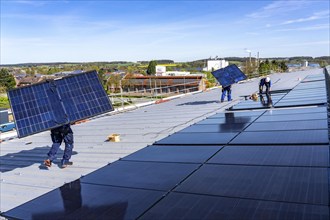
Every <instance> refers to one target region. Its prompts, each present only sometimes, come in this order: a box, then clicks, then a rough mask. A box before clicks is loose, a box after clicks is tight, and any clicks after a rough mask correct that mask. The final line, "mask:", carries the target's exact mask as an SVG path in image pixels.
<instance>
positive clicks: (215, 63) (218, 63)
mask: <svg viewBox="0 0 330 220" xmlns="http://www.w3.org/2000/svg"><path fill="white" fill-rule="evenodd" d="M228 65H229V63H228V61H226V60H208V61H207V67H205V68H203V70H204V71H215V70H218V69H221V68H225V67H226V66H228Z"/></svg>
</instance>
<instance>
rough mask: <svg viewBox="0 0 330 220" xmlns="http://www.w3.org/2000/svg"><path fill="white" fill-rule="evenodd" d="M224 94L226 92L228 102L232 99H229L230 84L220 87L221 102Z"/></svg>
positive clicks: (223, 99)
mask: <svg viewBox="0 0 330 220" xmlns="http://www.w3.org/2000/svg"><path fill="white" fill-rule="evenodd" d="M226 94H227V99H228V102H230V101H231V100H232V99H231V85H229V86H224V87H222V94H221V102H224V101H225V97H226Z"/></svg>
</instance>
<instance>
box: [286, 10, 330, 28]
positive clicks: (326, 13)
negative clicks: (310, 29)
mask: <svg viewBox="0 0 330 220" xmlns="http://www.w3.org/2000/svg"><path fill="white" fill-rule="evenodd" d="M323 18H329V11H320V12H317V13H314V14H313V15H312V16H309V17H305V18H299V19H294V20H288V21H285V22H283V23H282V25H286V24H293V23H300V22H306V21H313V20H319V19H323Z"/></svg>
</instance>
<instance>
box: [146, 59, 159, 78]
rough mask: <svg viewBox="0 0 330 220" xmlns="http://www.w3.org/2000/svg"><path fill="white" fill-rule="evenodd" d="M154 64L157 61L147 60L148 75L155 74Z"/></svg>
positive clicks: (155, 64)
mask: <svg viewBox="0 0 330 220" xmlns="http://www.w3.org/2000/svg"><path fill="white" fill-rule="evenodd" d="M156 66H157V62H156V61H155V60H152V61H150V62H149V65H148V69H147V74H148V75H155V74H156Z"/></svg>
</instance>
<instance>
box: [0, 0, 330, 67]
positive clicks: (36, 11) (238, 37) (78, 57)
mask: <svg viewBox="0 0 330 220" xmlns="http://www.w3.org/2000/svg"><path fill="white" fill-rule="evenodd" d="M0 2H1V3H0V4H1V33H0V34H1V58H0V63H1V64H16V63H26V62H92V61H133V62H135V61H141V60H153V59H171V60H174V61H176V62H184V61H193V60H198V59H204V58H208V57H210V56H212V57H215V56H219V57H229V56H238V57H246V56H248V55H249V54H248V53H247V50H250V51H251V55H252V56H256V54H257V52H259V53H260V57H289V56H313V57H317V56H329V55H330V40H329V39H330V33H329V32H330V18H329V11H330V3H329V1H328V0H320V1H318V0H306V1H304V0H299V1H289V0H286V1H263V0H259V1H248V0H245V1H236V0H230V1H229V0H228V1H225V0H222V1H220V0H218V1H202V0H200V1H197V0H195V1H169V0H163V1H151V0H145V1H133V0H131V1H119V0H117V1H105V0H103V1H97V0H96V1H78V0H76V1H74V0H71V1H61V0H56V1H55V0H54V1H37V0H35V1H30V0H19V1H15V0H1V1H0Z"/></svg>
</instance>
